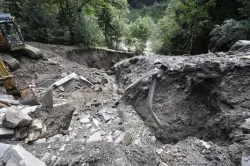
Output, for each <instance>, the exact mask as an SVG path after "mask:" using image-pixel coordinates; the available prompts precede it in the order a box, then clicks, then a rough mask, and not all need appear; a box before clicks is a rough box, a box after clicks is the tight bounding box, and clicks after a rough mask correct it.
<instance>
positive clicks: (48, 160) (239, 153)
mask: <svg viewBox="0 0 250 166" xmlns="http://www.w3.org/2000/svg"><path fill="white" fill-rule="evenodd" d="M31 44H32V45H34V46H36V47H38V48H40V49H42V51H43V55H44V57H43V59H40V60H32V59H30V58H28V57H18V59H19V61H20V62H21V68H20V69H18V70H17V71H15V72H14V73H13V75H14V76H15V82H16V83H17V84H18V85H19V86H20V87H22V86H26V85H33V87H34V88H33V90H34V92H35V94H36V96H37V97H38V100H39V101H42V97H43V95H44V93H45V92H46V90H47V88H48V87H49V86H50V85H51V84H53V83H54V82H55V81H57V80H59V79H61V78H63V77H65V76H67V75H68V74H71V73H73V72H75V73H76V74H78V75H80V76H84V77H85V78H86V79H87V80H89V81H90V82H91V83H92V84H93V86H91V87H90V86H88V85H86V84H84V83H83V82H81V81H79V80H71V81H69V82H68V83H66V84H64V85H63V86H61V87H60V88H58V89H56V90H55V91H54V94H53V97H54V104H61V103H67V107H64V108H61V112H66V113H67V110H68V111H72V110H74V113H73V114H72V119H71V121H70V125H69V128H68V129H64V130H58V131H57V130H56V131H55V130H52V129H53V127H54V126H57V125H62V124H63V123H64V121H68V120H70V118H71V117H70V118H67V119H65V120H60V118H57V117H56V116H57V115H56V116H54V117H53V115H54V114H53V112H52V113H51V112H50V111H51V110H46V109H45V110H43V109H37V112H38V113H37V114H36V115H33V116H36V117H37V118H39V116H40V119H43V118H45V119H46V118H48V117H52V118H51V119H47V121H49V124H51V129H50V128H49V127H50V126H47V128H48V129H47V131H49V134H47V135H46V136H45V137H44V138H41V139H38V140H37V141H34V142H30V143H28V144H26V143H25V142H24V141H13V140H11V139H1V142H4V143H10V144H20V143H21V144H22V146H23V147H24V148H25V149H26V150H28V151H29V152H31V153H32V154H33V155H35V156H36V157H37V158H39V159H41V160H42V161H44V162H45V164H46V165H53V166H56V165H57V166H68V165H72V166H73V165H77V166H78V165H79V166H80V165H89V166H103V165H111V166H120V165H122V166H141V165H145V166H146V165H148V166H159V165H160V166H166V165H169V166H172V165H173V166H174V165H178V166H179V165H180V166H186V165H190V166H191V165H192V166H194V165H197V166H201V165H209V166H213V165H225V166H229V165H230V166H231V165H241V163H246V164H247V163H248V158H249V151H248V146H249V139H250V137H249V134H250V133H249V131H250V127H249V125H250V124H249V120H247V119H248V118H250V111H249V108H250V106H249V100H250V98H249V95H248V94H249V90H250V89H249V85H250V82H249V81H250V79H249V72H250V70H249V66H250V51H249V50H243V51H242V52H229V53H217V54H209V55H199V56H191V57H187V56H176V57H171V56H137V57H133V58H130V57H132V56H133V55H132V54H126V53H123V52H112V51H111V52H112V53H110V50H102V51H100V50H98V51H97V52H96V50H92V51H89V50H88V51H84V50H83V49H81V48H78V47H69V46H56V45H44V44H40V43H31ZM114 57H116V58H114ZM127 58H130V59H127ZM123 59H126V60H123ZM156 59H158V60H160V61H161V62H162V64H163V65H165V66H166V67H167V70H166V72H165V73H164V75H163V77H162V78H161V79H159V80H158V84H157V89H156V92H155V95H154V102H153V109H154V111H155V112H156V114H157V116H158V117H159V118H160V120H161V121H162V122H164V124H166V126H165V127H164V128H160V127H158V126H157V124H156V123H155V122H154V121H153V119H152V118H151V116H150V114H149V112H148V110H147V107H146V103H147V100H146V98H147V95H148V89H149V86H150V80H151V78H147V79H145V80H144V81H143V82H142V84H141V86H139V88H136V89H134V91H133V92H132V93H130V94H129V98H128V99H127V100H126V101H125V103H123V102H122V103H121V104H120V105H119V106H117V107H116V106H115V102H116V101H117V100H118V99H119V98H120V96H121V95H122V93H123V89H125V88H126V87H127V86H128V85H129V84H131V83H132V82H134V81H135V80H136V79H137V78H139V77H140V76H141V75H142V74H144V73H145V72H147V71H149V70H151V69H152V68H153V64H154V61H155V60H156ZM112 60H114V61H112ZM117 61H121V62H119V63H117V64H116V65H115V66H114V67H112V64H113V63H116V62H117ZM43 111H45V112H46V116H45V117H44V115H45V114H43V113H42V112H43ZM57 111H60V110H57ZM58 115H59V114H58ZM53 118H54V119H53ZM58 120H59V121H58ZM0 158H1V157H0ZM248 164H249V163H248ZM242 165H243V164H242Z"/></svg>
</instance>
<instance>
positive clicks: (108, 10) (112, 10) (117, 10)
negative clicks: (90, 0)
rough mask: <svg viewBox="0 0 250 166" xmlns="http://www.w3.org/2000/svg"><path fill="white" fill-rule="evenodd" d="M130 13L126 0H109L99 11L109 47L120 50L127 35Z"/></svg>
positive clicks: (99, 17)
mask: <svg viewBox="0 0 250 166" xmlns="http://www.w3.org/2000/svg"><path fill="white" fill-rule="evenodd" d="M127 12H128V5H127V1H126V0H108V1H105V2H103V3H102V4H101V6H99V8H98V9H97V17H98V21H99V25H100V27H101V28H102V30H103V32H104V36H105V40H106V43H107V46H108V47H110V48H118V45H119V43H120V39H121V37H122V36H123V34H124V33H125V20H126V14H127Z"/></svg>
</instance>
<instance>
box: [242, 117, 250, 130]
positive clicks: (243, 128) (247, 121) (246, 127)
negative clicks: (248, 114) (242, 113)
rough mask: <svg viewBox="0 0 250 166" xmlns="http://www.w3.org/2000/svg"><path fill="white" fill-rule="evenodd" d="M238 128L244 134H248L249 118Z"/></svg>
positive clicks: (249, 127) (249, 128)
mask: <svg viewBox="0 0 250 166" xmlns="http://www.w3.org/2000/svg"><path fill="white" fill-rule="evenodd" d="M240 128H241V129H242V130H243V131H244V132H246V133H248V134H250V118H249V119H246V122H245V123H243V124H242V125H241V126H240Z"/></svg>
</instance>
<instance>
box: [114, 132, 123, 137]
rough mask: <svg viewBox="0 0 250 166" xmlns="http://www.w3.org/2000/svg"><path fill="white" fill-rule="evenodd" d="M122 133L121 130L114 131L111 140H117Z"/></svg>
mask: <svg viewBox="0 0 250 166" xmlns="http://www.w3.org/2000/svg"><path fill="white" fill-rule="evenodd" d="M122 133H123V131H121V130H116V131H115V132H114V133H113V139H116V138H118V137H119V136H120V135H121V134H122Z"/></svg>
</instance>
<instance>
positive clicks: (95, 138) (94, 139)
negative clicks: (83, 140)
mask: <svg viewBox="0 0 250 166" xmlns="http://www.w3.org/2000/svg"><path fill="white" fill-rule="evenodd" d="M97 141H102V136H101V132H99V131H97V132H95V133H94V134H93V135H91V136H90V137H89V139H88V140H87V143H91V142H97Z"/></svg>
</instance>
